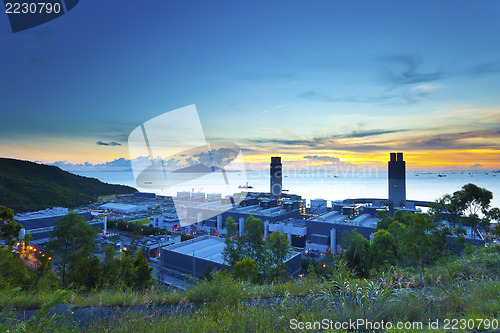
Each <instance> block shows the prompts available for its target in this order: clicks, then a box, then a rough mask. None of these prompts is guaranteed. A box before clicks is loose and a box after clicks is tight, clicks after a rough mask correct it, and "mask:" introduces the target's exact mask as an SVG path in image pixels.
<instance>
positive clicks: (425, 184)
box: [71, 169, 500, 207]
mask: <svg viewBox="0 0 500 333" xmlns="http://www.w3.org/2000/svg"><path fill="white" fill-rule="evenodd" d="M71 172H72V173H75V174H78V175H81V176H86V177H92V178H97V179H99V180H101V181H103V182H105V183H110V184H122V185H129V186H132V187H135V188H137V189H138V190H140V191H145V192H155V193H156V194H160V195H173V196H175V195H176V192H177V191H181V190H183V191H190V192H192V191H194V192H206V193H221V194H223V195H227V194H232V193H228V186H227V185H226V184H225V183H224V182H223V181H209V182H207V180H206V179H204V178H203V177H199V178H196V177H195V179H194V180H191V181H189V182H186V184H185V186H183V185H182V184H180V185H176V186H175V187H168V186H165V187H162V188H156V189H145V188H140V187H138V185H137V184H136V183H135V180H134V175H133V173H132V171H71ZM230 176H231V175H230ZM234 176H236V175H234ZM177 177H179V175H177ZM166 178H167V179H169V175H168V174H167V176H166ZM190 178H193V177H190ZM230 178H231V177H230ZM233 179H237V180H238V182H239V184H238V185H241V186H246V185H247V184H246V183H248V186H251V188H249V189H245V188H242V189H238V188H237V187H236V190H237V191H238V192H240V191H254V192H269V190H270V184H269V170H262V171H259V170H247V171H246V172H242V173H238V177H233ZM245 180H246V181H245ZM467 183H473V184H476V185H477V186H480V187H483V188H486V189H487V190H489V191H491V192H492V193H493V200H492V201H491V207H500V172H494V171H446V172H423V171H407V172H406V198H407V199H408V200H422V201H435V200H437V199H438V198H440V197H442V196H443V195H445V194H452V193H453V192H455V191H458V190H460V189H461V188H462V186H464V185H465V184H467ZM233 185H234V184H233ZM234 189H235V187H234V186H233V187H232V188H231V189H230V190H234ZM283 189H284V190H285V191H286V192H285V193H289V194H298V195H300V196H301V197H302V198H303V199H325V200H329V201H330V200H344V199H349V198H387V197H388V180H387V171H386V170H384V171H378V170H377V169H372V170H369V171H351V172H335V171H333V172H332V171H310V170H309V171H307V170H293V171H286V170H284V171H283ZM328 205H330V204H328Z"/></svg>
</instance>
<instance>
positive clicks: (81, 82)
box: [0, 0, 500, 169]
mask: <svg viewBox="0 0 500 333" xmlns="http://www.w3.org/2000/svg"><path fill="white" fill-rule="evenodd" d="M499 17H500V1H497V0H492V1H488V0H485V1H480V2H473V1H457V0H453V1H332V0H314V1H305V0H301V1H290V0H288V1H281V0H273V1H234V0H232V1H218V0H213V1H207V0H204V1H194V0H192V1H177V0H169V1H152V0H151V1H141V2H137V1H115V0H112V1H102V0H85V1H80V3H79V4H78V5H77V6H76V7H75V8H74V9H73V10H72V11H70V12H69V13H67V14H66V15H64V16H62V17H60V18H58V19H55V20H53V21H51V22H49V23H46V24H44V25H42V26H39V27H36V28H33V29H30V30H26V31H23V32H18V33H12V32H11V30H10V26H9V22H8V19H7V16H6V15H5V14H4V13H3V11H2V13H0V45H1V49H2V56H1V60H2V61H1V62H0V73H1V74H0V103H1V104H0V114H1V124H2V126H0V156H1V157H11V158H18V159H27V160H31V161H41V162H44V163H53V162H57V161H66V163H68V164H83V163H86V162H87V163H90V164H103V165H104V166H105V165H111V164H112V163H108V162H112V161H114V160H116V159H120V158H123V159H128V158H129V154H128V148H127V138H128V135H129V134H130V133H131V132H132V131H133V130H134V129H135V128H136V127H137V126H139V125H141V124H142V123H144V122H145V121H147V120H149V119H151V118H154V117H156V116H158V115H161V114H163V113H165V112H167V111H170V110H174V109H177V108H181V107H184V106H187V105H191V104H195V105H196V107H197V110H198V113H199V117H200V120H201V123H202V126H203V130H204V132H205V136H206V138H207V140H208V141H221V140H222V141H230V142H233V143H236V144H238V145H239V146H240V147H241V148H242V150H243V153H244V154H245V162H248V163H253V165H255V166H256V167H259V166H262V167H263V166H266V167H267V166H268V164H269V157H270V156H273V155H280V156H282V157H283V160H284V161H285V163H289V164H290V165H297V166H300V165H307V164H314V165H321V164H325V165H342V164H346V165H358V164H361V165H385V164H386V162H387V159H388V155H389V152H391V151H402V152H404V153H405V159H406V160H407V161H408V162H407V163H408V167H409V168H419V169H432V168H436V167H438V168H454V167H457V168H478V167H482V168H483V169H484V168H495V169H500V155H499V151H500V19H499ZM119 161H121V162H124V161H123V160H119ZM125 162H126V161H125ZM106 163H108V164H106Z"/></svg>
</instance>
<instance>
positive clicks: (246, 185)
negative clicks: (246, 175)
mask: <svg viewBox="0 0 500 333" xmlns="http://www.w3.org/2000/svg"><path fill="white" fill-rule="evenodd" d="M238 188H253V186H250V185H248V182H247V183H246V184H245V185H240V186H238Z"/></svg>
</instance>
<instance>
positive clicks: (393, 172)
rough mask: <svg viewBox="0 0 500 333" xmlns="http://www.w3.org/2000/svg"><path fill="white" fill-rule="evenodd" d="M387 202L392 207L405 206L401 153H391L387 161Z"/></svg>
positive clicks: (404, 175)
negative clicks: (388, 201) (389, 202)
mask: <svg viewBox="0 0 500 333" xmlns="http://www.w3.org/2000/svg"><path fill="white" fill-rule="evenodd" d="M388 164H389V166H388V171H389V175H388V178H389V200H390V201H392V204H393V205H394V207H404V206H405V204H406V163H405V161H403V153H391V160H390V161H389V163H388Z"/></svg>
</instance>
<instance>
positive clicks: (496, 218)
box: [488, 207, 500, 238]
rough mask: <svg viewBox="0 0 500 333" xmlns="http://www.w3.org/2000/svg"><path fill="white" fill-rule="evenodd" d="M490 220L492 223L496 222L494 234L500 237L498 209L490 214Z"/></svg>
mask: <svg viewBox="0 0 500 333" xmlns="http://www.w3.org/2000/svg"><path fill="white" fill-rule="evenodd" d="M488 218H489V219H490V220H492V221H496V224H495V227H494V228H493V230H492V232H493V235H494V236H495V237H497V238H499V237H500V209H498V208H496V207H495V208H492V209H490V211H489V212H488Z"/></svg>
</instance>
